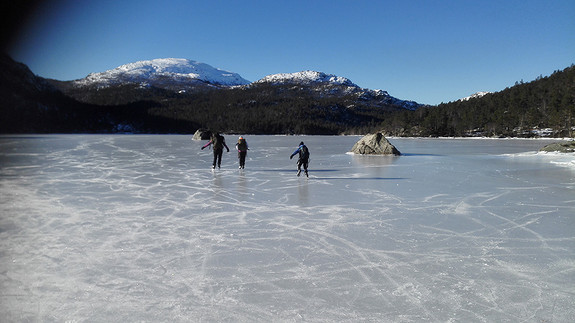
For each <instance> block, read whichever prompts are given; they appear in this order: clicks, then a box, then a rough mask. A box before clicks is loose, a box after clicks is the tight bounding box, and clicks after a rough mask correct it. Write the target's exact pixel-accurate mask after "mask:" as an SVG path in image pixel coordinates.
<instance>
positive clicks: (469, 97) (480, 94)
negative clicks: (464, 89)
mask: <svg viewBox="0 0 575 323" xmlns="http://www.w3.org/2000/svg"><path fill="white" fill-rule="evenodd" d="M489 93H491V92H477V93H473V94H471V95H470V96H467V97H464V98H462V99H459V101H469V100H471V99H477V98H480V97H482V96H485V95H487V94H489Z"/></svg>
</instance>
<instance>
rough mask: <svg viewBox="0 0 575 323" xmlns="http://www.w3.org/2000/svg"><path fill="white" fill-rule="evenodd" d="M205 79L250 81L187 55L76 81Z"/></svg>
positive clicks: (228, 83)
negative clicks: (189, 57) (188, 57)
mask: <svg viewBox="0 0 575 323" xmlns="http://www.w3.org/2000/svg"><path fill="white" fill-rule="evenodd" d="M174 81H175V82H177V83H182V84H184V83H186V82H198V81H200V82H205V83H209V84H214V85H223V86H235V85H245V84H249V83H250V82H249V81H247V80H245V79H244V78H242V77H241V76H240V75H239V74H237V73H232V72H228V71H225V70H222V69H219V68H214V67H212V66H210V65H208V64H205V63H200V62H196V61H192V60H189V59H183V58H159V59H154V60H148V61H139V62H135V63H130V64H126V65H122V66H119V67H117V68H115V69H112V70H108V71H105V72H102V73H92V74H90V75H88V76H87V77H86V78H84V79H80V80H76V81H74V82H75V84H76V85H78V86H87V85H92V84H96V85H100V86H106V85H115V84H121V83H142V84H150V85H154V86H160V87H161V86H162V85H163V84H164V83H166V84H167V82H172V83H173V82H174Z"/></svg>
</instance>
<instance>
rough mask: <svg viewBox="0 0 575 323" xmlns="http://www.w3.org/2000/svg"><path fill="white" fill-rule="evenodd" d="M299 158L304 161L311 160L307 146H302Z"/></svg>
mask: <svg viewBox="0 0 575 323" xmlns="http://www.w3.org/2000/svg"><path fill="white" fill-rule="evenodd" d="M299 158H300V159H302V160H307V159H308V158H309V150H308V149H307V146H306V145H303V146H301V149H300V151H299Z"/></svg>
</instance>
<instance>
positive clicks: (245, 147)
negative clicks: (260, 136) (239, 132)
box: [238, 139, 248, 151]
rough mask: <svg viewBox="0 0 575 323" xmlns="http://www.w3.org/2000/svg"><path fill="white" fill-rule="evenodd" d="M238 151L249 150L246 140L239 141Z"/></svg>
mask: <svg viewBox="0 0 575 323" xmlns="http://www.w3.org/2000/svg"><path fill="white" fill-rule="evenodd" d="M238 150H239V151H246V150H248V144H247V143H246V140H245V139H238Z"/></svg>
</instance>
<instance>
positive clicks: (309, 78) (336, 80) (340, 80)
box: [255, 71, 357, 87]
mask: <svg viewBox="0 0 575 323" xmlns="http://www.w3.org/2000/svg"><path fill="white" fill-rule="evenodd" d="M255 83H274V84H281V83H299V84H312V83H330V84H337V85H346V86H353V87H357V85H355V84H354V83H353V82H352V81H350V80H349V79H347V78H345V77H341V76H336V75H333V74H326V73H322V72H316V71H303V72H297V73H280V74H273V75H268V76H266V77H264V78H262V79H260V80H258V81H256V82H255Z"/></svg>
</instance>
